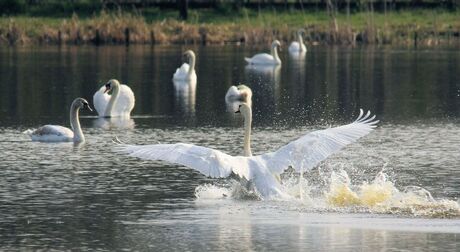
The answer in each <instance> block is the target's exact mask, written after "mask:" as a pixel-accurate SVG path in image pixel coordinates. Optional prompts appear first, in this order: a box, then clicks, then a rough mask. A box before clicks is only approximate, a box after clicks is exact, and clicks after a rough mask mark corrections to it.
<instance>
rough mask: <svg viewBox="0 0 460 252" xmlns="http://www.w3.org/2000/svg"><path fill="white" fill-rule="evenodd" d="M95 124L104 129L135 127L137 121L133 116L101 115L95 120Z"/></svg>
mask: <svg viewBox="0 0 460 252" xmlns="http://www.w3.org/2000/svg"><path fill="white" fill-rule="evenodd" d="M94 126H95V127H98V128H102V129H106V130H107V129H134V126H135V123H134V120H133V119H132V118H123V117H110V118H105V117H100V118H97V119H96V120H94Z"/></svg>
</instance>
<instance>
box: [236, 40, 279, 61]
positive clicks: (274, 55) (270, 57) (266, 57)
mask: <svg viewBox="0 0 460 252" xmlns="http://www.w3.org/2000/svg"><path fill="white" fill-rule="evenodd" d="M280 46H281V43H280V42H279V41H278V40H275V41H273V43H272V47H271V54H268V53H259V54H256V55H254V56H253V57H252V58H244V59H245V60H246V61H247V62H248V63H249V64H254V65H281V60H280V58H279V57H278V51H277V50H276V48H277V47H280Z"/></svg>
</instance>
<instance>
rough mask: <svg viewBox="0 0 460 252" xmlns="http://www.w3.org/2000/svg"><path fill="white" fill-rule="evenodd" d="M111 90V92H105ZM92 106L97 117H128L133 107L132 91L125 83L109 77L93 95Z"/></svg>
mask: <svg viewBox="0 0 460 252" xmlns="http://www.w3.org/2000/svg"><path fill="white" fill-rule="evenodd" d="M109 91H112V94H111V95H109V94H107V93H108V92H109ZM93 103H94V108H95V109H96V111H97V113H98V114H99V117H130V113H131V110H133V108H134V103H135V99H134V93H133V91H132V90H131V88H129V87H128V86H127V85H124V84H120V82H118V80H115V79H111V80H109V81H108V82H107V84H105V85H104V86H102V87H101V88H100V89H99V90H98V91H97V92H96V93H95V94H94V96H93Z"/></svg>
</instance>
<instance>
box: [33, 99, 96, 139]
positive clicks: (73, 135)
mask: <svg viewBox="0 0 460 252" xmlns="http://www.w3.org/2000/svg"><path fill="white" fill-rule="evenodd" d="M81 108H84V109H88V110H89V111H93V110H92V109H91V107H90V106H89V104H88V102H87V101H86V100H85V99H83V98H77V99H75V100H74V101H73V102H72V105H71V106H70V126H71V128H72V129H69V128H66V127H63V126H59V125H49V124H48V125H45V126H42V127H40V128H38V129H36V130H27V131H26V132H25V133H26V134H28V135H29V136H30V138H32V141H38V142H75V143H80V142H84V141H85V136H84V135H83V131H82V130H81V127H80V121H79V118H78V114H79V113H78V112H79V111H80V109H81Z"/></svg>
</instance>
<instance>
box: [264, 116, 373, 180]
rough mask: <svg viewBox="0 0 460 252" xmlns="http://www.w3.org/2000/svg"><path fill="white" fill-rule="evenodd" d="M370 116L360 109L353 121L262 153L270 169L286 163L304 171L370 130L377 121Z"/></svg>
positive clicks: (282, 167)
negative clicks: (273, 150) (270, 151)
mask: <svg viewBox="0 0 460 252" xmlns="http://www.w3.org/2000/svg"><path fill="white" fill-rule="evenodd" d="M374 119H375V116H372V117H370V112H367V114H366V115H364V113H363V111H362V110H361V111H360V114H359V117H358V119H356V121H354V122H353V123H350V124H347V125H343V126H339V127H335V128H329V129H324V130H318V131H314V132H311V133H309V134H307V135H305V136H303V137H301V138H299V139H297V140H295V141H293V142H291V143H289V144H287V145H285V146H283V147H281V148H280V149H279V150H277V151H275V152H272V153H267V154H264V155H261V156H260V157H261V158H262V159H263V160H265V162H266V163H267V164H268V165H267V166H268V168H269V169H270V171H271V172H273V173H282V172H283V171H284V170H285V169H287V168H288V167H289V166H292V167H293V168H295V169H296V170H297V171H299V170H300V169H301V168H302V169H303V170H304V171H305V170H307V169H311V168H313V167H314V166H316V165H317V164H318V163H319V162H321V161H323V160H324V159H326V158H327V157H328V156H330V155H332V154H334V153H336V152H338V151H339V150H340V149H342V148H343V147H345V146H346V145H348V144H351V143H353V142H355V141H356V140H358V139H359V138H361V137H363V136H365V135H367V134H369V132H371V131H372V130H373V129H374V128H375V127H376V124H377V123H378V122H379V121H378V120H374Z"/></svg>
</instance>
